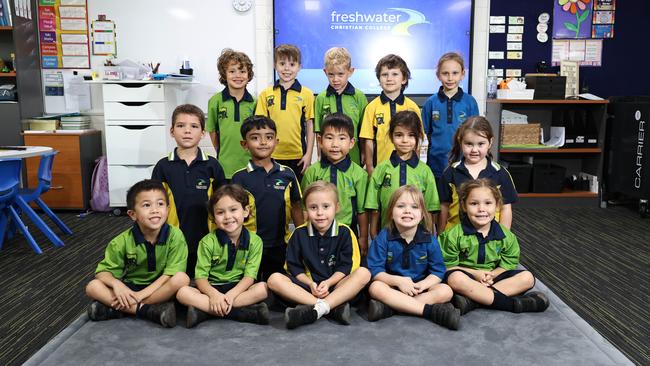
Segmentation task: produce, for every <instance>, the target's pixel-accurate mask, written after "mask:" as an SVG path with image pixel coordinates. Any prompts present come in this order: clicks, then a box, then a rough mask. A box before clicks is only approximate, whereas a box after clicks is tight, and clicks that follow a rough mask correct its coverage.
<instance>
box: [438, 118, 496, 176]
mask: <svg viewBox="0 0 650 366" xmlns="http://www.w3.org/2000/svg"><path fill="white" fill-rule="evenodd" d="M467 132H474V133H475V134H477V135H479V136H483V137H485V138H486V139H488V140H489V141H490V142H493V137H494V133H493V132H492V126H490V121H488V120H487V118H485V117H483V116H471V117H469V118H468V119H467V120H465V122H463V123H461V125H460V126H458V129H457V130H456V133H455V134H454V139H453V141H452V146H451V152H450V153H449V164H451V163H453V162H456V161H458V160H460V158H461V155H463V148H462V146H463V137H465V134H466V133H467ZM488 157H490V158H492V153H491V152H490V151H488Z"/></svg>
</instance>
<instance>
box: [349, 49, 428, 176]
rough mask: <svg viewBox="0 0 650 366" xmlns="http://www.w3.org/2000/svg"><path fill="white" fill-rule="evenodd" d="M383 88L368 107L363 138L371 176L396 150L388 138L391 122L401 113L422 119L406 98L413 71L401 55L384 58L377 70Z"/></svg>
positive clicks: (415, 106) (360, 133) (413, 103)
mask: <svg viewBox="0 0 650 366" xmlns="http://www.w3.org/2000/svg"><path fill="white" fill-rule="evenodd" d="M375 73H376V75H377V79H378V80H379V85H380V86H381V89H382V92H381V94H380V95H379V96H378V97H377V98H375V99H373V100H372V101H371V102H370V103H369V104H368V106H367V107H366V110H365V112H364V113H363V120H362V122H361V131H360V132H359V137H360V138H361V139H363V140H364V143H365V147H364V150H365V163H366V171H368V175H369V176H371V175H372V171H373V169H374V167H375V165H377V164H378V163H379V162H382V161H386V160H388V159H389V158H390V154H391V153H392V152H393V150H395V146H393V143H392V142H391V139H390V136H389V135H388V127H389V126H390V120H391V118H393V116H394V115H395V113H397V112H400V111H413V112H415V113H417V115H418V117H419V118H421V117H420V107H418V105H417V104H416V103H415V102H414V101H412V100H411V99H409V98H407V97H405V96H404V90H405V89H406V87H407V86H408V84H409V79H410V78H411V71H410V70H409V68H408V66H407V65H406V62H405V61H404V60H403V59H402V58H401V57H399V56H397V55H392V54H390V55H386V56H384V57H383V58H382V59H381V60H379V62H378V63H377V66H376V67H375Z"/></svg>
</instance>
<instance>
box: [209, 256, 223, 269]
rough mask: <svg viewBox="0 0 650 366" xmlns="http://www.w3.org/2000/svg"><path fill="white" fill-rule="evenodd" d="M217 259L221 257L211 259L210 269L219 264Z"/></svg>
mask: <svg viewBox="0 0 650 366" xmlns="http://www.w3.org/2000/svg"><path fill="white" fill-rule="evenodd" d="M219 259H221V257H220V256H218V255H217V256H214V257H212V263H210V265H211V266H212V267H215V266H216V265H217V264H219Z"/></svg>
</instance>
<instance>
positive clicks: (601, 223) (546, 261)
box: [0, 207, 650, 365]
mask: <svg viewBox="0 0 650 366" xmlns="http://www.w3.org/2000/svg"><path fill="white" fill-rule="evenodd" d="M515 212H516V213H515V217H516V218H518V219H516V220H515V225H514V231H515V233H516V234H517V235H518V236H519V238H520V243H521V246H522V264H524V265H525V266H527V267H528V268H529V269H531V270H532V271H533V272H534V273H535V274H536V275H537V276H538V277H539V278H540V280H541V281H543V282H544V283H545V284H546V285H548V286H549V287H550V288H551V289H552V290H553V292H554V293H555V294H557V295H558V297H559V299H560V300H561V301H563V302H564V303H566V304H567V305H568V306H570V307H571V309H573V310H574V311H575V312H576V313H577V314H578V315H579V316H580V317H582V318H583V319H584V320H586V321H587V322H588V323H589V325H591V327H593V328H594V329H595V330H596V331H598V333H599V334H601V335H602V336H603V337H605V338H606V339H607V340H608V341H609V342H611V343H612V344H613V345H614V346H615V347H616V348H618V349H619V350H620V351H621V352H622V353H623V354H624V355H625V356H626V357H628V358H629V360H631V361H632V362H634V363H636V364H639V365H642V364H650V348H649V347H650V345H649V344H650V343H649V342H648V336H649V335H648V329H650V315H649V314H648V312H647V306H645V304H647V303H648V282H647V274H646V268H647V263H650V256H649V253H648V248H647V239H648V234H647V233H648V228H650V220H647V219H646V220H641V219H640V218H639V217H638V215H637V214H636V212H635V211H634V210H631V209H628V208H624V207H614V208H608V209H604V210H603V209H598V208H589V209H583V208H580V209H544V210H537V209H529V208H520V209H517V208H515ZM61 216H62V218H63V220H64V221H65V222H66V223H67V224H68V225H69V226H70V227H71V228H72V230H73V231H74V232H75V234H73V236H72V237H70V238H67V239H66V240H65V241H66V243H67V244H66V247H65V248H60V249H54V248H52V246H51V245H49V244H47V243H46V242H45V239H44V238H43V237H42V236H41V235H36V238H37V240H38V241H39V243H42V248H43V250H44V254H43V255H41V256H37V255H35V254H33V253H32V252H31V251H30V249H29V248H28V246H27V245H26V244H25V243H24V242H23V241H22V239H21V238H17V239H14V240H12V241H10V242H8V243H5V249H3V250H2V251H0V268H2V272H3V276H1V278H0V314H3V319H2V320H1V321H0V337H1V338H0V344H2V345H3V346H2V347H0V364H2V365H14V364H22V363H23V362H25V361H26V360H27V359H29V357H31V356H32V355H34V354H35V353H37V351H39V350H40V349H41V348H43V347H44V346H45V345H46V344H47V343H48V341H50V340H51V339H52V338H54V337H55V336H56V335H57V334H58V333H60V332H61V331H62V330H64V329H66V328H67V327H68V326H69V325H70V324H71V323H73V322H75V320H77V319H79V316H80V314H82V313H83V312H84V311H85V308H86V306H87V304H88V301H87V299H85V297H84V294H83V287H84V286H85V283H86V282H87V281H88V280H89V279H90V278H91V277H92V273H93V271H94V268H95V265H96V263H97V261H99V259H100V258H101V256H102V255H103V249H104V246H105V245H106V243H107V241H108V240H109V239H110V238H111V237H113V236H115V235H116V234H117V233H119V232H121V231H122V230H124V229H125V228H127V227H128V226H129V225H130V222H129V220H128V218H126V217H111V216H109V215H106V214H92V215H89V216H87V217H85V218H78V217H77V216H76V215H75V214H72V213H64V214H62V215H61ZM622 227H624V228H626V229H625V230H621V229H620V228H622ZM558 304H560V302H558ZM558 304H556V305H558ZM554 309H555V310H554ZM644 309H645V310H644ZM556 311H559V310H558V309H557V308H554V307H551V308H550V309H549V312H548V314H551V315H553V314H556V315H557V313H556ZM481 312H487V311H484V310H480V311H479V312H476V313H471V314H469V315H468V317H466V318H464V319H463V320H466V321H464V322H463V330H462V331H459V332H455V333H454V336H455V335H461V337H462V335H463V334H464V336H465V337H466V336H467V335H468V334H469V332H474V331H476V330H477V329H478V330H480V329H483V330H484V331H488V330H490V329H491V328H489V327H486V324H485V323H483V321H482V322H478V321H476V322H475V321H473V320H472V317H474V319H475V320H477V319H478V318H479V317H480V315H481ZM488 313H489V314H487V315H488V316H490V317H491V316H495V317H497V318H498V317H499V316H505V314H500V313H498V312H488ZM473 314H474V315H473ZM536 315H538V314H533V315H530V316H532V317H534V316H536ZM277 316H281V315H277ZM527 318H528V317H527V316H526V317H521V316H516V317H513V318H512V319H509V318H504V319H503V321H506V320H510V321H511V322H512V324H511V325H512V327H511V328H516V327H517V324H520V323H518V322H520V321H521V319H527ZM129 321H130V320H128V319H127V320H126V321H125V322H122V323H119V324H129ZM78 322H79V321H78ZM364 322H365V320H361V319H360V318H355V324H354V325H353V326H350V327H345V334H349V335H348V336H345V337H344V338H341V337H335V338H326V339H329V340H330V341H333V340H332V339H334V341H336V342H340V343H343V344H347V343H349V342H362V340H360V339H361V338H360V337H369V336H371V335H372V333H373V332H375V331H378V330H379V329H385V331H386V332H389V333H387V334H385V336H386V337H387V339H390V338H391V337H393V338H394V336H395V335H394V334H392V333H391V329H394V327H395V326H397V325H398V324H406V325H412V326H413V327H416V328H417V329H423V332H424V333H422V334H427V335H428V334H429V333H426V332H429V331H430V332H431V333H430V334H444V333H445V332H446V331H444V329H437V328H436V326H435V325H432V324H428V323H427V322H423V321H421V320H420V319H416V318H410V317H397V318H392V319H387V320H385V321H382V322H380V323H376V324H370V323H364ZM227 323H230V324H227ZM105 324H107V325H105ZM108 324H110V322H108V323H91V327H93V328H92V329H95V330H101V329H102V328H103V327H105V326H108ZM358 324H361V325H360V326H356V327H355V325H358ZM235 325H237V326H235ZM281 325H282V323H281V320H280V319H279V318H278V319H276V320H274V321H273V322H272V325H271V326H270V327H263V329H264V330H263V331H261V330H260V329H259V327H255V328H254V330H255V332H260V334H261V335H262V334H263V335H266V336H267V337H270V338H272V339H273V340H275V339H276V338H277V339H282V337H289V338H291V337H293V339H297V340H303V339H304V337H306V334H307V332H303V331H302V329H299V330H298V332H285V331H284V330H283V329H282V330H280V329H279V328H281ZM202 326H203V324H202V325H201V326H200V327H199V328H198V329H195V330H193V331H196V332H203V331H202V330H201V329H202V328H201V327H202ZM425 326H426V328H423V327H425ZM538 326H541V325H535V327H538ZM212 327H215V328H214V329H220V328H221V327H229V328H230V327H232V328H233V329H239V327H243V328H242V329H248V328H249V327H254V326H252V325H251V326H249V325H243V326H242V325H239V324H237V323H232V322H218V321H215V322H210V323H208V324H206V325H205V329H212ZM313 327H323V331H324V333H323V335H327V334H328V332H338V331H339V330H340V328H341V327H340V326H338V325H336V324H333V323H330V322H328V321H321V322H319V324H316V325H314V326H313ZM73 328H74V327H71V328H68V330H67V331H66V332H70V331H71V329H73ZM77 329H78V331H82V330H83V329H81V328H77ZM146 329H148V330H149V333H148V334H151V335H153V334H159V333H160V332H161V331H165V330H162V329H161V330H156V329H158V328H156V327H155V326H154V325H151V326H150V327H148V328H146ZM305 329H308V328H305ZM373 329H374V330H373ZM503 329H505V328H503ZM433 330H436V331H435V332H434V331H433ZM167 331H169V332H170V333H169V334H168V335H172V334H174V335H179V336H180V337H181V338H182V337H183V336H184V335H186V334H188V333H185V332H188V330H186V329H184V328H183V327H182V326H180V325H179V326H178V327H177V328H175V329H173V330H167ZM80 334H81V335H83V334H84V333H80ZM163 334H164V333H163ZM486 334H488V333H485V332H484V333H483V336H485V335H486ZM64 335H65V334H64ZM408 335H409V334H406V335H405V337H408ZM412 336H414V337H415V335H414V334H412ZM348 337H349V338H348ZM415 338H417V337H415ZM253 339H259V338H253ZM287 339H288V338H287ZM346 339H349V342H348V341H346ZM379 339H383V338H378V340H377V342H378V343H377V344H376V345H375V346H376V347H377V349H378V350H386V351H387V354H389V353H391V352H390V350H392V349H393V348H390V347H389V345H388V344H386V343H382V342H381V341H380V340H379ZM405 339H407V338H405ZM418 339H419V338H418ZM242 340H243V338H234V339H232V340H231V341H232V342H238V341H242ZM301 342H302V341H301ZM363 342H365V341H363ZM364 344H365V343H364ZM240 345H241V344H240ZM368 346H372V344H369V345H368ZM557 346H558V347H560V346H562V345H557ZM255 347H263V349H265V350H266V349H272V348H273V347H277V344H275V343H273V344H269V345H258V346H255ZM304 347H305V350H306V351H308V350H309V349H311V348H310V347H315V346H314V345H313V344H312V342H305V346H304ZM509 347H510V346H509ZM217 348H218V347H217ZM546 350H547V351H548V352H549V354H554V353H555V352H554V350H558V349H557V348H554V347H549V348H547V349H546ZM522 352H523V351H522ZM592 353H594V354H595V353H597V352H589V354H592ZM519 354H521V355H523V354H524V353H521V352H519ZM253 355H254V352H253V351H250V352H248V353H247V357H251V361H252V360H254V359H255V358H254V356H253ZM515 355H516V354H515ZM586 356H589V355H585V357H586ZM589 357H591V356H589ZM138 361H139V360H138ZM528 361H532V360H528ZM494 363H497V362H496V360H495V362H494ZM551 363H553V362H551ZM587 364H588V362H587Z"/></svg>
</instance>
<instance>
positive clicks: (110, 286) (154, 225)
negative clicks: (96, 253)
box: [86, 180, 190, 328]
mask: <svg viewBox="0 0 650 366" xmlns="http://www.w3.org/2000/svg"><path fill="white" fill-rule="evenodd" d="M126 205H127V214H128V215H129V217H130V218H131V220H133V227H131V228H129V229H127V230H125V231H124V232H122V233H121V234H119V235H118V236H116V237H115V238H113V240H111V242H110V243H108V246H107V247H106V252H105V254H104V258H103V259H102V260H101V262H99V264H98V265H97V269H96V271H95V279H94V280H92V281H90V283H88V285H87V286H86V295H88V297H90V298H91V299H93V300H94V301H93V302H92V303H91V304H90V306H89V307H88V317H89V318H90V320H93V321H98V320H108V319H116V318H121V317H122V316H123V314H130V315H135V316H136V317H138V318H145V319H149V320H151V321H154V322H156V323H159V324H160V325H162V326H163V327H166V328H171V327H174V326H176V308H175V306H174V302H173V301H169V300H173V298H174V296H175V295H176V291H178V289H179V288H181V287H183V286H187V285H188V284H189V283H190V279H189V277H188V276H187V275H186V274H185V265H186V263H187V245H186V244H185V238H184V236H183V233H182V232H181V231H180V230H179V229H178V228H177V227H174V226H171V225H169V224H167V212H168V200H167V192H166V190H165V187H163V185H162V184H161V183H160V182H158V181H154V180H143V181H140V182H138V183H136V184H134V185H133V186H132V187H131V188H130V189H129V191H128V192H127V194H126Z"/></svg>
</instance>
